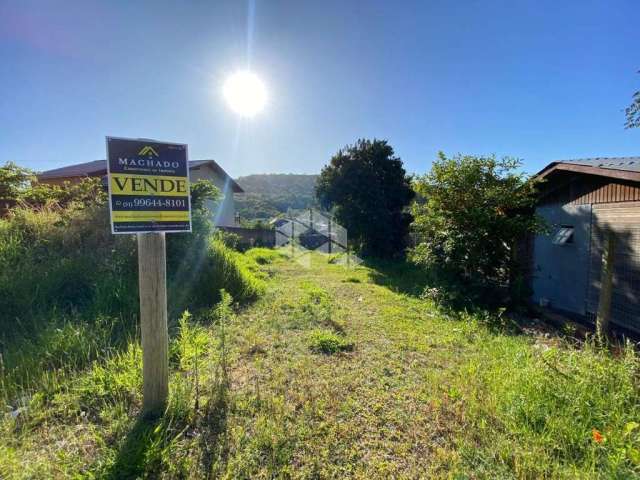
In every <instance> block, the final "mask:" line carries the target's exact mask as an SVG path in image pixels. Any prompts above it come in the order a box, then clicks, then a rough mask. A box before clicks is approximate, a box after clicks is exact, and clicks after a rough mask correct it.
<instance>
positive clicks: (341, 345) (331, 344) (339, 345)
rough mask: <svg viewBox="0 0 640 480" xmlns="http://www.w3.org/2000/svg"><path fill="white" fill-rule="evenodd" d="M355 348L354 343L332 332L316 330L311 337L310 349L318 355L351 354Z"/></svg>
mask: <svg viewBox="0 0 640 480" xmlns="http://www.w3.org/2000/svg"><path fill="white" fill-rule="evenodd" d="M353 347H354V344H353V342H350V341H348V340H347V339H346V338H344V336H342V335H339V334H337V333H334V332H332V331H331V330H314V331H313V332H311V335H309V348H310V349H311V351H313V352H316V353H324V354H325V355H333V354H334V353H338V352H350V351H352V350H353Z"/></svg>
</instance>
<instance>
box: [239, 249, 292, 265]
mask: <svg viewBox="0 0 640 480" xmlns="http://www.w3.org/2000/svg"><path fill="white" fill-rule="evenodd" d="M245 257H247V258H249V259H251V260H253V261H254V262H256V263H257V264H258V265H268V264H271V263H274V262H275V261H277V260H280V259H283V258H287V256H286V255H285V254H284V253H282V252H280V251H278V250H272V249H270V248H252V249H251V250H247V251H246V252H245Z"/></svg>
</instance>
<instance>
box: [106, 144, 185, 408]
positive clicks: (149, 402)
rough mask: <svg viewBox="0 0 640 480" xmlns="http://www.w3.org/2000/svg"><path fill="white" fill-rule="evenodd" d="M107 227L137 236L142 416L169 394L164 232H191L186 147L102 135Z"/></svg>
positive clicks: (118, 232)
mask: <svg viewBox="0 0 640 480" xmlns="http://www.w3.org/2000/svg"><path fill="white" fill-rule="evenodd" d="M107 166H108V176H109V181H108V185H109V208H110V212H111V231H112V232H113V233H116V234H123V233H125V234H132V233H135V234H137V236H138V283H139V289H140V332H141V337H142V338H141V341H142V379H143V388H142V391H143V405H142V411H143V415H144V416H145V417H155V416H158V415H161V414H162V413H163V412H164V410H165V408H166V406H167V399H168V396H169V334H168V328H167V260H166V244H165V233H166V232H190V231H191V201H190V195H189V165H188V160H187V146H186V145H182V144H175V143H165V142H157V141H153V140H142V139H126V138H113V137H107Z"/></svg>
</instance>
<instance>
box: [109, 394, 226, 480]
mask: <svg viewBox="0 0 640 480" xmlns="http://www.w3.org/2000/svg"><path fill="white" fill-rule="evenodd" d="M189 408H191V407H189ZM228 411H229V397H228V393H227V389H226V388H223V387H216V389H215V390H214V392H213V395H212V398H211V399H210V400H209V401H208V402H207V404H206V406H205V407H204V411H203V412H202V413H200V412H197V411H196V412H195V414H194V415H189V414H188V412H187V411H183V412H172V409H171V407H170V408H169V410H168V411H167V412H166V413H165V415H164V416H162V417H157V418H151V419H149V418H145V417H143V416H142V415H140V416H139V417H138V418H137V420H136V422H135V423H134V425H133V427H132V428H131V430H130V431H129V433H128V434H127V436H126V438H125V439H124V441H123V442H122V444H121V446H120V448H119V450H118V453H117V455H116V459H115V461H114V463H113V464H112V465H110V466H109V467H108V469H107V470H106V471H104V472H103V473H102V474H101V475H98V478H102V479H106V480H116V479H134V478H159V477H161V476H162V474H163V472H165V470H166V468H167V466H168V464H171V465H172V466H173V467H177V470H178V471H180V469H181V466H180V465H179V462H176V456H179V457H184V456H185V455H187V454H188V450H191V449H193V448H196V449H197V451H198V453H199V460H200V468H201V470H202V476H203V477H205V478H217V474H216V470H220V469H222V468H224V466H225V465H226V462H227V458H228V455H229V441H228V435H227V415H228ZM183 436H185V437H190V438H194V437H195V441H194V442H193V443H190V442H186V443H185V444H184V449H182V448H181V447H182V445H179V446H178V450H176V449H175V447H176V446H175V445H173V446H172V445H171V444H172V442H174V441H175V440H176V439H178V438H181V437H183ZM191 473H194V472H191Z"/></svg>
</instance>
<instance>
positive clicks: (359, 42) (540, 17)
mask: <svg viewBox="0 0 640 480" xmlns="http://www.w3.org/2000/svg"><path fill="white" fill-rule="evenodd" d="M639 16H640V3H639V2H638V1H637V0H628V1H604V0H602V1H585V0H580V1H578V0H576V1H568V0H563V1H557V0H554V1H540V0H536V1H533V0H531V1H517V0H505V1H492V0H485V1H470V0H468V1H467V0H458V1H449V0H443V1H427V0H425V1H419V2H408V1H398V2H395V1H394V2H391V1H379V2H374V1H346V0H338V1H327V0H323V1H300V0H291V1H276V0H268V1H267V0H262V1H260V0H258V1H256V2H255V3H254V2H248V3H247V2H243V1H240V0H232V1H228V2H222V1H202V2H184V1H175V2H163V1H149V2H125V1H121V2H116V1H113V2H98V1H87V0H83V1H78V2H73V1H65V2H53V1H51V2H48V1H44V0H41V1H34V2H31V1H25V0H20V1H8V2H7V1H5V0H0V163H4V162H5V161H7V160H13V161H15V162H17V163H19V164H22V165H25V166H28V167H31V168H34V169H38V170H42V169H48V168H54V167H57V166H62V165H66V164H71V163H78V162H82V161H88V160H92V159H97V158H104V157H105V141H104V137H105V135H115V136H130V137H147V138H157V139H161V140H170V141H177V142H183V143H188V144H189V153H190V157H191V158H192V159H201V158H214V159H216V160H217V161H218V162H219V163H220V164H221V165H222V166H223V167H224V168H225V169H226V170H227V171H228V172H229V173H231V174H232V175H234V176H237V175H244V174H248V173H263V172H300V173H313V172H318V171H319V170H320V168H321V166H322V165H324V164H325V163H326V162H327V161H328V159H329V158H330V156H331V155H332V154H333V153H334V152H335V151H336V150H337V149H338V148H340V147H341V146H343V145H344V144H347V143H352V142H353V141H354V140H356V139H357V138H358V137H378V138H385V139H388V140H389V141H390V143H391V144H392V145H393V146H394V148H395V149H396V152H397V154H398V155H400V156H401V158H402V159H403V160H404V162H405V164H406V167H407V170H409V171H411V172H424V171H426V170H427V169H428V168H429V165H430V163H431V161H432V160H433V158H434V157H435V155H436V153H437V151H438V150H443V151H445V152H446V153H449V154H453V153H457V152H463V153H474V154H490V153H495V154H497V155H511V156H516V157H520V158H522V159H523V161H524V165H525V170H526V171H528V172H535V171H537V170H538V169H540V168H541V167H542V166H544V165H545V164H546V163H548V162H550V161H552V160H554V159H562V158H577V157H583V156H625V155H640V143H639V140H640V129H636V130H632V131H630V130H624V128H623V123H624V115H623V112H622V110H623V108H624V107H625V106H626V105H627V104H628V103H629V101H630V98H631V94H632V93H633V92H634V91H635V90H637V89H638V88H639V87H640V75H638V74H637V73H636V71H637V70H638V69H640V56H638V54H637V48H638V45H639V40H640V29H638V18H639ZM247 64H250V66H251V68H252V70H253V71H254V72H255V73H257V74H258V75H260V76H261V77H262V79H263V80H264V82H265V83H266V84H267V88H268V90H269V97H270V99H269V104H268V106H267V108H266V109H265V111H264V112H263V113H262V114H261V115H259V116H258V117H256V118H254V119H251V120H250V121H246V120H245V121H239V120H238V119H237V118H236V117H235V115H234V114H233V113H231V112H230V111H229V109H228V108H227V107H226V105H225V104H224V102H223V100H222V97H221V94H220V90H221V84H222V82H223V81H224V79H225V77H226V76H227V75H229V74H230V73H231V72H233V71H235V70H237V69H239V68H244V67H246V66H247Z"/></svg>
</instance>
